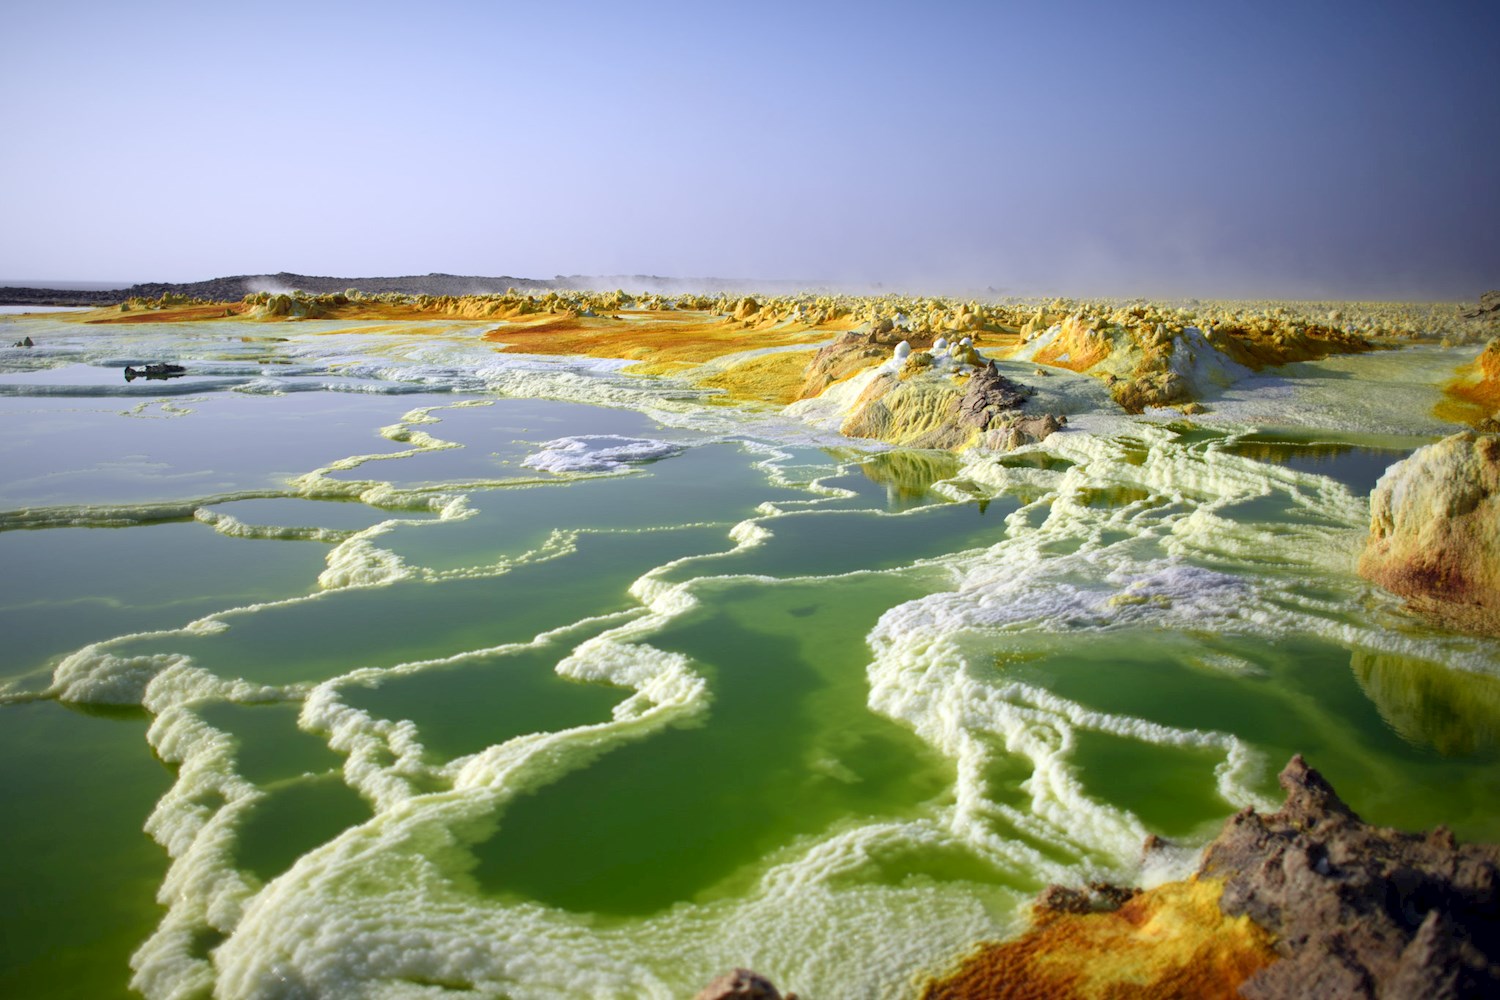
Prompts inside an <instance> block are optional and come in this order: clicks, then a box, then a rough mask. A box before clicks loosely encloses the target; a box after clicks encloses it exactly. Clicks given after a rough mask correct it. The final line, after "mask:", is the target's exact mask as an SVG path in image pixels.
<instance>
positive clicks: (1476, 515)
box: [1359, 431, 1500, 635]
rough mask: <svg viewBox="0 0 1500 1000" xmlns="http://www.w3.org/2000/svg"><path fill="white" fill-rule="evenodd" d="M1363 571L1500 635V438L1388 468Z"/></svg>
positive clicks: (1449, 445)
mask: <svg viewBox="0 0 1500 1000" xmlns="http://www.w3.org/2000/svg"><path fill="white" fill-rule="evenodd" d="M1359 573H1360V575H1361V576H1363V577H1365V578H1366V579H1368V580H1371V581H1373V582H1375V583H1378V584H1379V585H1380V586H1382V587H1384V588H1385V589H1387V590H1389V591H1391V592H1392V593H1395V594H1399V595H1401V596H1402V597H1405V598H1407V600H1408V601H1409V602H1410V604H1411V606H1412V607H1413V608H1415V609H1416V610H1418V611H1420V612H1423V613H1425V614H1427V615H1430V616H1432V617H1435V618H1437V619H1438V620H1440V621H1442V622H1444V623H1445V624H1448V625H1450V626H1453V627H1457V628H1461V629H1465V630H1469V631H1477V632H1481V633H1484V634H1491V635H1495V634H1500V435H1494V434H1475V433H1473V432H1472V431H1465V432H1464V433H1461V434H1454V435H1453V436H1451V437H1447V438H1444V439H1443V440H1442V441H1439V442H1437V443H1436V444H1431V445H1428V446H1427V447H1425V448H1419V449H1418V450H1417V451H1416V452H1414V453H1413V454H1412V455H1411V456H1410V457H1409V458H1407V459H1405V460H1404V461H1401V462H1398V463H1396V464H1395V465H1393V466H1391V467H1390V468H1389V469H1387V470H1386V473H1385V475H1384V476H1382V477H1381V478H1380V481H1379V482H1378V483H1377V484H1376V485H1375V491H1374V493H1372V494H1371V496H1370V536H1369V539H1368V541H1367V542H1366V544H1365V550H1364V553H1363V554H1362V555H1361V556H1360V559H1359Z"/></svg>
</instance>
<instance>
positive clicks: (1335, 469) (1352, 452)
mask: <svg viewBox="0 0 1500 1000" xmlns="http://www.w3.org/2000/svg"><path fill="white" fill-rule="evenodd" d="M1224 450H1225V451H1226V452H1228V453H1229V454H1231V455H1239V456H1241V457H1243V458H1253V459H1255V460H1256V461H1257V462H1270V463H1273V464H1276V465H1282V466H1285V467H1287V468H1289V469H1295V470H1296V471H1298V472H1310V473H1313V474H1314V475H1319V476H1327V477H1328V478H1330V479H1335V480H1337V481H1338V482H1341V483H1343V484H1344V485H1345V486H1347V487H1349V489H1350V490H1352V491H1353V492H1355V493H1368V492H1370V491H1371V490H1372V489H1374V488H1375V483H1376V481H1377V480H1379V479H1380V477H1381V476H1383V475H1385V470H1386V469H1387V468H1389V467H1390V466H1391V465H1393V464H1394V463H1396V462H1399V461H1401V460H1402V459H1403V458H1405V457H1406V456H1407V455H1409V454H1410V453H1411V449H1410V448H1381V447H1372V446H1368V445H1358V444H1347V443H1342V442H1333V441H1285V440H1275V439H1272V438H1267V437H1259V436H1256V435H1249V436H1247V437H1243V438H1241V439H1240V440H1238V441H1236V442H1235V443H1234V444H1231V445H1229V446H1227V447H1226V448H1225V449H1224Z"/></svg>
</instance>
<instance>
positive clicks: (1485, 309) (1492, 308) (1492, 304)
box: [1464, 291, 1500, 319]
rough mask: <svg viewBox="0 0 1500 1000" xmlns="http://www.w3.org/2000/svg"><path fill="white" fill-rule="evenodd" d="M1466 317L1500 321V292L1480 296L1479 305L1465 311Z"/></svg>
mask: <svg viewBox="0 0 1500 1000" xmlns="http://www.w3.org/2000/svg"><path fill="white" fill-rule="evenodd" d="M1464 316H1465V317H1466V318H1468V319H1500V291H1494V292H1485V293H1484V294H1483V295H1481V296H1479V305H1478V306H1476V307H1474V308H1473V309H1465V310H1464Z"/></svg>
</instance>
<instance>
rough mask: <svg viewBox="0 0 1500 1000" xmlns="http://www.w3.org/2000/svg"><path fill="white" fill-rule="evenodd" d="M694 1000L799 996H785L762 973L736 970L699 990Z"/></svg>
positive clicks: (791, 998) (789, 999)
mask: <svg viewBox="0 0 1500 1000" xmlns="http://www.w3.org/2000/svg"><path fill="white" fill-rule="evenodd" d="M694 1000H797V994H795V993H787V994H785V995H783V994H782V993H780V992H779V991H778V990H777V989H776V987H775V986H773V985H772V984H771V981H770V980H769V979H767V978H766V977H765V976H762V975H761V974H760V973H758V972H751V971H750V970H749V969H735V970H733V971H731V972H726V973H724V974H723V975H722V976H720V977H719V978H718V979H715V980H714V981H713V982H711V983H709V984H708V985H707V986H705V987H703V989H701V990H699V991H698V995H697V996H696V997H694Z"/></svg>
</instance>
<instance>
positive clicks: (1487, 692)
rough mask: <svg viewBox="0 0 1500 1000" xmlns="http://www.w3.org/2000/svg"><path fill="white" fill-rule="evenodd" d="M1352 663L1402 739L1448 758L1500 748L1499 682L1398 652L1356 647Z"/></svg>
mask: <svg viewBox="0 0 1500 1000" xmlns="http://www.w3.org/2000/svg"><path fill="white" fill-rule="evenodd" d="M1349 666H1350V668H1351V669H1352V670H1353V671H1354V676H1355V678H1356V679H1358V681H1359V686H1360V687H1361V688H1363V689H1364V692H1365V694H1367V695H1369V696H1370V700H1371V701H1373V702H1374V703H1375V706H1376V708H1378V709H1379V710H1380V715H1381V718H1383V719H1385V721H1386V723H1387V724H1388V725H1389V726H1390V727H1391V728H1392V729H1394V730H1395V731H1396V732H1397V733H1399V734H1400V735H1401V737H1402V739H1405V740H1407V741H1408V742H1411V743H1414V744H1417V745H1420V746H1430V747H1432V748H1433V749H1435V750H1436V751H1437V752H1438V753H1440V754H1442V755H1443V756H1445V757H1468V756H1473V755H1476V754H1485V755H1489V754H1493V753H1495V751H1496V750H1497V749H1500V680H1496V679H1495V678H1493V677H1486V676H1483V675H1481V674H1471V673H1465V672H1464V671H1460V670H1450V669H1449V668H1447V667H1444V666H1441V665H1439V664H1436V663H1427V662H1425V661H1423V660H1416V659H1412V658H1410V657H1406V656H1400V655H1398V654H1396V653H1370V652H1366V651H1363V650H1356V651H1355V653H1354V657H1353V659H1352V660H1351V661H1350V663H1349Z"/></svg>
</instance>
